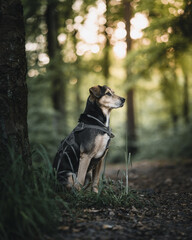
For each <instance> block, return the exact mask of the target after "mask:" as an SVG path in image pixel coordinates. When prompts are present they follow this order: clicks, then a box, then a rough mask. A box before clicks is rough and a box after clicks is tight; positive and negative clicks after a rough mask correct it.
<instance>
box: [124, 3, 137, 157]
mask: <svg viewBox="0 0 192 240" xmlns="http://www.w3.org/2000/svg"><path fill="white" fill-rule="evenodd" d="M124 6H125V25H126V31H127V36H126V43H127V54H129V52H130V51H131V49H132V39H131V35H130V31H131V23H130V20H131V17H132V7H131V1H129V0H124ZM130 75H131V72H130V69H129V68H127V81H129V76H130ZM126 95H127V140H128V141H127V144H128V151H129V152H130V153H132V154H134V153H135V152H136V151H137V147H136V145H135V142H136V133H135V128H136V126H135V113H134V89H133V87H132V88H129V89H128V91H127V93H126Z"/></svg>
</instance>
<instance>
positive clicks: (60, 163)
mask: <svg viewBox="0 0 192 240" xmlns="http://www.w3.org/2000/svg"><path fill="white" fill-rule="evenodd" d="M86 116H87V117H88V118H91V119H93V120H95V121H97V122H98V123H99V124H100V126H98V125H93V124H85V123H84V122H79V123H78V125H77V126H76V127H75V128H74V129H73V131H72V132H71V134H70V135H69V136H68V137H67V138H65V139H64V140H63V141H61V143H60V146H59V148H58V151H57V154H56V157H55V160H54V165H53V167H54V168H56V171H57V177H58V180H59V181H60V182H65V180H66V174H67V173H69V172H70V173H76V172H77V171H78V166H79V157H80V147H79V145H78V144H77V142H76V140H75V134H76V133H78V132H81V131H83V130H85V129H87V128H88V129H96V130H100V131H102V132H104V133H107V134H108V136H109V140H108V142H107V146H106V149H105V151H104V153H103V155H102V156H101V157H100V158H99V159H95V160H94V162H95V163H97V162H98V161H99V160H100V159H101V158H102V157H103V156H104V154H105V153H106V151H107V149H108V147H109V143H110V140H111V138H113V137H114V135H113V133H112V131H111V129H110V128H109V127H106V126H105V125H104V124H103V123H102V122H101V121H100V120H99V119H97V118H95V117H94V116H91V115H89V114H87V115H86ZM94 165H95V164H94ZM89 169H90V168H89ZM89 169H88V170H89Z"/></svg>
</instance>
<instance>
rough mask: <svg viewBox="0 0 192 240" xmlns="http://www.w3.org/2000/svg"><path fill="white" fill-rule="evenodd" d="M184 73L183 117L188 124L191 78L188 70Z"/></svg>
mask: <svg viewBox="0 0 192 240" xmlns="http://www.w3.org/2000/svg"><path fill="white" fill-rule="evenodd" d="M183 73H184V86H183V117H184V121H185V123H186V124H189V92H188V87H189V83H188V82H189V79H188V76H187V73H186V72H183Z"/></svg>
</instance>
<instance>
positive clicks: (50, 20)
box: [46, 1, 66, 133]
mask: <svg viewBox="0 0 192 240" xmlns="http://www.w3.org/2000/svg"><path fill="white" fill-rule="evenodd" d="M46 23H47V29H48V32H47V43H48V46H47V48H48V55H49V57H50V66H49V70H50V71H51V72H52V73H53V74H52V76H53V77H52V103H53V108H54V109H55V110H56V111H57V113H56V116H55V120H56V121H55V122H56V130H57V132H58V133H59V132H60V131H61V129H63V127H64V124H63V123H66V109H65V91H64V90H65V86H64V80H63V76H62V69H61V65H62V57H61V54H60V50H61V49H60V47H59V44H58V41H57V36H58V19H57V1H48V4H47V11H46Z"/></svg>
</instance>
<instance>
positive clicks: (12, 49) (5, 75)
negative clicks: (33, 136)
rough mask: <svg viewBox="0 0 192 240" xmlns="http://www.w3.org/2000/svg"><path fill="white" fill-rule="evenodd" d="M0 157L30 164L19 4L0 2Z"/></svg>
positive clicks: (21, 18) (11, 1) (12, 0)
mask: <svg viewBox="0 0 192 240" xmlns="http://www.w3.org/2000/svg"><path fill="white" fill-rule="evenodd" d="M0 13H1V17H0V46H1V48H0V154H1V157H5V158H6V159H8V158H9V156H10V148H13V149H12V150H11V151H13V150H14V152H15V153H16V154H17V155H22V157H23V159H24V160H25V161H26V162H27V163H28V164H30V163H31V158H30V146H29V140H28V128H27V84H26V71H27V64H26V55H25V31H24V22H23V8H22V4H21V1H20V0H1V1H0Z"/></svg>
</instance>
